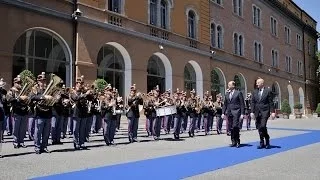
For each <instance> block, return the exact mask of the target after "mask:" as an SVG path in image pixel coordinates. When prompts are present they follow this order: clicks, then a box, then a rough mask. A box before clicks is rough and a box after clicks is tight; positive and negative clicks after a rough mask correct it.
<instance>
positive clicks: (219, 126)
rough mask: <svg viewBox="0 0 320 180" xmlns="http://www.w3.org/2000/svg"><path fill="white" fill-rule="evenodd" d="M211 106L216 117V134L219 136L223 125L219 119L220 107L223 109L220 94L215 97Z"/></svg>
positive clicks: (221, 119) (220, 118) (220, 114)
mask: <svg viewBox="0 0 320 180" xmlns="http://www.w3.org/2000/svg"><path fill="white" fill-rule="evenodd" d="M213 105H214V107H215V110H216V112H215V117H216V129H217V134H221V133H222V125H223V118H222V117H221V116H222V107H223V103H222V96H221V94H217V95H216V102H214V103H213Z"/></svg>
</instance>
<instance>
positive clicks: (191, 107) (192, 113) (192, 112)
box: [183, 89, 198, 137]
mask: <svg viewBox="0 0 320 180" xmlns="http://www.w3.org/2000/svg"><path fill="white" fill-rule="evenodd" d="M195 93H196V91H195V90H194V89H193V90H192V91H190V98H189V99H188V106H187V110H188V115H189V117H190V125H189V132H188V133H189V137H194V131H195V129H196V126H197V118H198V117H197V114H196V113H197V112H196V107H197V100H196V97H195ZM185 124H187V122H183V125H185Z"/></svg>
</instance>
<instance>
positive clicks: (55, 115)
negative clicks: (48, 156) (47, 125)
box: [51, 97, 63, 145]
mask: <svg viewBox="0 0 320 180" xmlns="http://www.w3.org/2000/svg"><path fill="white" fill-rule="evenodd" d="M62 109H63V106H62V98H61V97H60V98H59V100H58V101H57V103H55V104H54V106H53V108H52V119H51V139H52V145H56V144H63V143H62V142H61V132H62V126H63V121H62V118H61V117H62Z"/></svg>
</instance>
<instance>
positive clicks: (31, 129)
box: [28, 101, 35, 141]
mask: <svg viewBox="0 0 320 180" xmlns="http://www.w3.org/2000/svg"><path fill="white" fill-rule="evenodd" d="M34 110H35V102H34V101H30V102H29V114H28V135H29V140H30V141H34V131H35V121H34V115H35V111H34Z"/></svg>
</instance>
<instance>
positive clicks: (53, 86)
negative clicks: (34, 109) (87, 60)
mask: <svg viewBox="0 0 320 180" xmlns="http://www.w3.org/2000/svg"><path fill="white" fill-rule="evenodd" d="M62 83H63V80H62V79H61V78H60V77H59V76H57V75H55V74H50V83H49V85H48V86H47V88H46V90H45V91H44V93H43V94H42V95H43V96H46V95H49V96H52V97H53V98H52V99H51V100H44V101H40V102H39V104H40V105H45V106H53V105H54V104H55V103H56V102H57V101H58V99H59V98H60V96H61V93H62V88H61V87H60V85H61V84H62Z"/></svg>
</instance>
